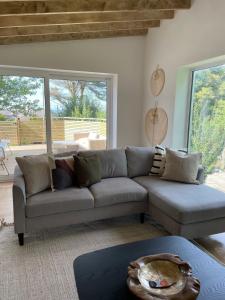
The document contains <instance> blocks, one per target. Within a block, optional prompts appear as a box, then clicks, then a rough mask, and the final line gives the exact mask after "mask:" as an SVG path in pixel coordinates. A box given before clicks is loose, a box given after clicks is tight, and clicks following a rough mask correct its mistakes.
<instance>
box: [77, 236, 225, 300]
mask: <svg viewBox="0 0 225 300" xmlns="http://www.w3.org/2000/svg"><path fill="white" fill-rule="evenodd" d="M158 253H173V254H177V255H179V256H180V258H181V259H183V260H185V261H188V262H189V263H190V265H191V266H192V270H193V275H194V276H195V277H197V278H198V279H199V280H200V282H201V290H200V294H199V296H198V298H197V299H198V300H225V267H224V266H223V265H222V264H220V263H219V262H217V261H216V260H214V259H213V258H212V257H211V256H209V255H208V254H206V253H205V252H203V251H202V250H200V249H199V248H198V247H196V246H195V245H193V244H192V243H191V242H189V241H188V240H186V239H184V238H182V237H176V236H168V237H160V238H155V239H150V240H145V241H139V242H135V243H130V244H125V245H119V246H114V247H110V248H106V249H103V250H98V251H95V252H91V253H87V254H84V255H81V256H79V257H78V258H76V259H75V261H74V274H75V280H76V285H77V290H78V295H79V298H80V300H128V299H129V300H132V299H136V298H135V297H134V296H133V295H132V294H131V293H130V291H129V290H128V288H127V285H126V279H127V267H128V265H129V263H130V262H131V261H134V260H136V259H137V258H139V257H141V256H145V255H152V254H158Z"/></svg>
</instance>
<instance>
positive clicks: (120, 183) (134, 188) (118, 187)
mask: <svg viewBox="0 0 225 300" xmlns="http://www.w3.org/2000/svg"><path fill="white" fill-rule="evenodd" d="M90 191H91V192H92V194H93V196H94V199H95V207H101V206H110V205H115V204H118V203H125V202H132V201H145V200H147V191H146V190H145V189H144V188H143V187H142V186H140V185H139V184H137V183H136V182H134V181H133V180H131V179H129V178H125V177H118V178H107V179H103V180H102V181H101V182H99V183H96V184H94V185H92V186H91V187H90Z"/></svg>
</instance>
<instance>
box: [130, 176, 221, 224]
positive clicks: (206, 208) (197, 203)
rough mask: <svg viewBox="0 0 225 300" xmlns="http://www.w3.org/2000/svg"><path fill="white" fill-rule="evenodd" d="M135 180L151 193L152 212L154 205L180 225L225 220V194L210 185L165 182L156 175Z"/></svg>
mask: <svg viewBox="0 0 225 300" xmlns="http://www.w3.org/2000/svg"><path fill="white" fill-rule="evenodd" d="M134 180H135V181H136V182H137V183H139V184H141V185H142V186H143V187H145V188H146V189H147V190H148V192H149V204H150V205H149V212H150V213H151V204H152V205H154V206H155V207H157V208H158V209H160V210H161V211H163V212H164V213H165V214H166V215H168V216H170V217H171V218H173V219H174V220H175V221H177V222H178V223H181V224H191V223H196V222H203V221H209V220H213V219H217V218H223V217H225V193H223V192H220V191H218V190H216V189H213V188H211V187H209V186H206V185H204V184H201V185H195V184H185V183H179V182H172V181H165V180H162V179H160V178H157V177H155V176H143V177H136V178H134Z"/></svg>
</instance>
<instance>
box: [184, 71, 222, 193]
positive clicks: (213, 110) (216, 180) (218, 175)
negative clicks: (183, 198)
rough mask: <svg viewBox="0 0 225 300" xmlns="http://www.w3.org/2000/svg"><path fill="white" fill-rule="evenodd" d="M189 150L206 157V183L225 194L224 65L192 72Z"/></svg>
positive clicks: (204, 161) (204, 162)
mask: <svg viewBox="0 0 225 300" xmlns="http://www.w3.org/2000/svg"><path fill="white" fill-rule="evenodd" d="M189 150H190V151H192V152H193V151H194V152H195V151H198V152H202V153H203V165H204V167H205V169H206V175H207V178H206V183H208V184H209V185H212V186H215V187H217V188H220V189H222V190H225V188H224V181H225V65H221V66H217V67H211V68H207V69H202V70H196V71H193V79H192V96H191V113H190V125H189Z"/></svg>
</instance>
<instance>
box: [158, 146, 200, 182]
mask: <svg viewBox="0 0 225 300" xmlns="http://www.w3.org/2000/svg"><path fill="white" fill-rule="evenodd" d="M201 156H202V155H201V153H192V154H186V155H184V154H182V153H180V152H177V151H173V150H170V149H168V148H167V149H166V164H165V171H164V173H163V176H162V179H166V180H172V181H179V182H185V183H195V184H199V181H198V180H196V178H197V174H198V168H199V165H200V163H201Z"/></svg>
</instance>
